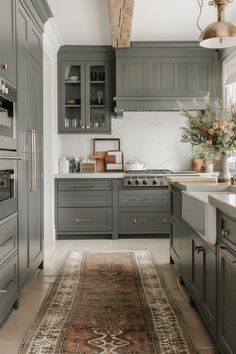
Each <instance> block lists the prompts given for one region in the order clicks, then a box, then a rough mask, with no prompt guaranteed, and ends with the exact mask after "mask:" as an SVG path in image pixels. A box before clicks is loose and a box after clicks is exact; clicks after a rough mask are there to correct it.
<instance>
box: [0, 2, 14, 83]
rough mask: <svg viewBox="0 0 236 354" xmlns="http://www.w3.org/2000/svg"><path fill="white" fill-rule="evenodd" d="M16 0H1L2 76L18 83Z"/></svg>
mask: <svg viewBox="0 0 236 354" xmlns="http://www.w3.org/2000/svg"><path fill="white" fill-rule="evenodd" d="M15 5H16V4H15V0H1V11H0V44H1V50H0V76H1V77H4V78H5V79H6V80H8V81H9V82H10V83H12V84H13V85H14V86H15V85H16V36H15V12H16V8H15Z"/></svg>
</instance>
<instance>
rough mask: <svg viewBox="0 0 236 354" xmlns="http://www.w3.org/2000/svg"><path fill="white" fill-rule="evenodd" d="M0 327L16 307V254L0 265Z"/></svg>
mask: <svg viewBox="0 0 236 354" xmlns="http://www.w3.org/2000/svg"><path fill="white" fill-rule="evenodd" d="M0 274H1V277H0V326H1V325H2V324H3V323H4V321H5V320H6V318H7V316H8V315H9V313H10V312H11V310H12V307H13V306H14V307H17V298H18V257H17V253H14V254H13V256H11V257H9V258H8V259H7V261H5V262H4V263H2V264H1V263H0Z"/></svg>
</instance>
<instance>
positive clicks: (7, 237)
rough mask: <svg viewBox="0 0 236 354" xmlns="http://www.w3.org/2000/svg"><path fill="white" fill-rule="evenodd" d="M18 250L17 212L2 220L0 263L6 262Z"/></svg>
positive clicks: (0, 229) (0, 224) (0, 227)
mask: <svg viewBox="0 0 236 354" xmlns="http://www.w3.org/2000/svg"><path fill="white" fill-rule="evenodd" d="M17 250H18V248H17V216H16V214H13V215H11V216H10V217H8V218H6V219H3V220H1V221H0V263H3V262H5V261H6V260H7V259H8V258H9V257H11V256H12V255H13V254H14V253H16V252H17Z"/></svg>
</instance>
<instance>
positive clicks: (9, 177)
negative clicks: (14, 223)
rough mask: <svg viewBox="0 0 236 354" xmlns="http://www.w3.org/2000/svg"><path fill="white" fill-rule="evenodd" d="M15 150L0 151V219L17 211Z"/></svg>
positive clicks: (16, 159) (17, 158)
mask: <svg viewBox="0 0 236 354" xmlns="http://www.w3.org/2000/svg"><path fill="white" fill-rule="evenodd" d="M20 159H21V157H19V156H17V155H16V152H15V151H0V220H2V219H4V218H6V217H8V216H9V215H12V214H14V213H16V211H17V161H18V160H20Z"/></svg>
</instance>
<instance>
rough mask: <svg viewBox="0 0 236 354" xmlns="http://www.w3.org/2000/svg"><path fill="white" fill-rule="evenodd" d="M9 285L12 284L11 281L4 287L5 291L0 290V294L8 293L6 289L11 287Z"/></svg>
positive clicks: (12, 281)
mask: <svg viewBox="0 0 236 354" xmlns="http://www.w3.org/2000/svg"><path fill="white" fill-rule="evenodd" d="M11 283H14V280H13V279H11V280H10V281H9V283H8V284H7V285H6V286H5V289H0V294H6V293H7V292H8V290H7V288H9V286H10V285H11Z"/></svg>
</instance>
